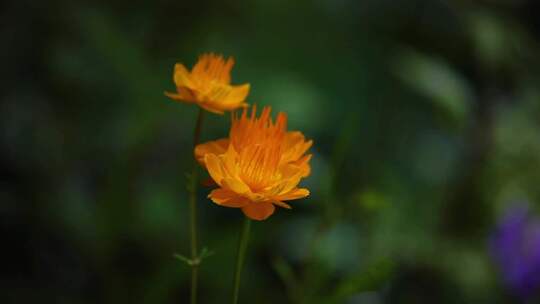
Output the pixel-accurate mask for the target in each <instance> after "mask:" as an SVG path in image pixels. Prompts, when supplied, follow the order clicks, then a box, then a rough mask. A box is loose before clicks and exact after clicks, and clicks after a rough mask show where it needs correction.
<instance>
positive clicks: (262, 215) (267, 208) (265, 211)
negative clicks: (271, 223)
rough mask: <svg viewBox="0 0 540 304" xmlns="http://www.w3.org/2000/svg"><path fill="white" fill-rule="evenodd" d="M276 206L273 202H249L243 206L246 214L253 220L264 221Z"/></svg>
mask: <svg viewBox="0 0 540 304" xmlns="http://www.w3.org/2000/svg"><path fill="white" fill-rule="evenodd" d="M275 209H276V208H275V207H274V205H272V204H271V203H267V202H264V203H263V202H261V203H249V204H247V205H246V206H244V207H242V211H243V212H244V214H245V215H246V216H247V217H249V218H250V219H252V220H256V221H262V220H265V219H267V218H268V217H269V216H270V215H272V213H274V210H275Z"/></svg>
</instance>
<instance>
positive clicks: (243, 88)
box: [223, 83, 250, 110]
mask: <svg viewBox="0 0 540 304" xmlns="http://www.w3.org/2000/svg"><path fill="white" fill-rule="evenodd" d="M249 89H250V85H249V83H246V84H243V85H238V86H231V89H230V91H229V92H228V94H227V96H226V97H225V98H224V99H223V105H224V106H227V107H228V109H229V110H234V109H236V108H238V107H239V106H242V105H246V104H245V103H244V100H246V97H247V96H248V94H249Z"/></svg>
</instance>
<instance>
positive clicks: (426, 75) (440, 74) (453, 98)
mask: <svg viewBox="0 0 540 304" xmlns="http://www.w3.org/2000/svg"><path fill="white" fill-rule="evenodd" d="M394 72H395V73H396V75H397V76H398V77H399V78H400V79H401V80H402V81H403V82H404V83H405V84H407V85H408V86H410V87H411V88H412V89H413V90H416V91H417V92H418V93H420V94H422V95H424V96H426V97H428V98H430V99H431V100H432V101H433V103H434V105H435V106H436V107H437V108H440V109H441V110H442V111H444V112H445V113H446V114H447V115H449V117H451V118H452V119H454V120H455V121H456V122H458V123H460V124H463V123H464V122H465V120H466V119H467V116H468V114H469V107H470V103H471V99H472V95H471V94H472V93H471V88H470V87H469V85H468V83H467V81H466V79H465V78H463V77H462V76H461V75H460V74H458V72H457V71H455V70H454V69H453V68H452V67H451V66H450V65H449V64H448V63H446V62H444V61H443V60H442V59H436V58H433V57H430V56H429V55H426V54H421V53H417V52H414V51H410V50H403V51H401V52H400V53H399V56H398V57H397V60H396V63H395V65H394Z"/></svg>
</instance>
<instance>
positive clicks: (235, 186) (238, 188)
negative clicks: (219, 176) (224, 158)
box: [222, 177, 251, 194]
mask: <svg viewBox="0 0 540 304" xmlns="http://www.w3.org/2000/svg"><path fill="white" fill-rule="evenodd" d="M222 185H223V187H224V188H227V189H230V190H231V191H233V192H235V193H238V194H245V193H249V192H251V189H249V187H248V186H247V185H246V184H245V183H244V182H242V181H241V180H239V179H235V178H228V177H226V178H224V179H223V180H222Z"/></svg>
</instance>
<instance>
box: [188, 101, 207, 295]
mask: <svg viewBox="0 0 540 304" xmlns="http://www.w3.org/2000/svg"><path fill="white" fill-rule="evenodd" d="M203 118H204V110H203V109H199V115H198V116H197V122H196V124H195V131H194V134H193V148H195V146H197V145H198V144H199V141H200V137H201V129H202V123H203ZM198 169H199V168H198V163H197V160H196V159H195V157H194V158H193V171H192V173H191V185H190V187H189V189H190V196H189V209H190V225H189V226H190V234H191V260H192V261H194V262H193V263H192V264H191V304H196V303H197V280H198V273H199V257H198V256H197V172H198Z"/></svg>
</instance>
